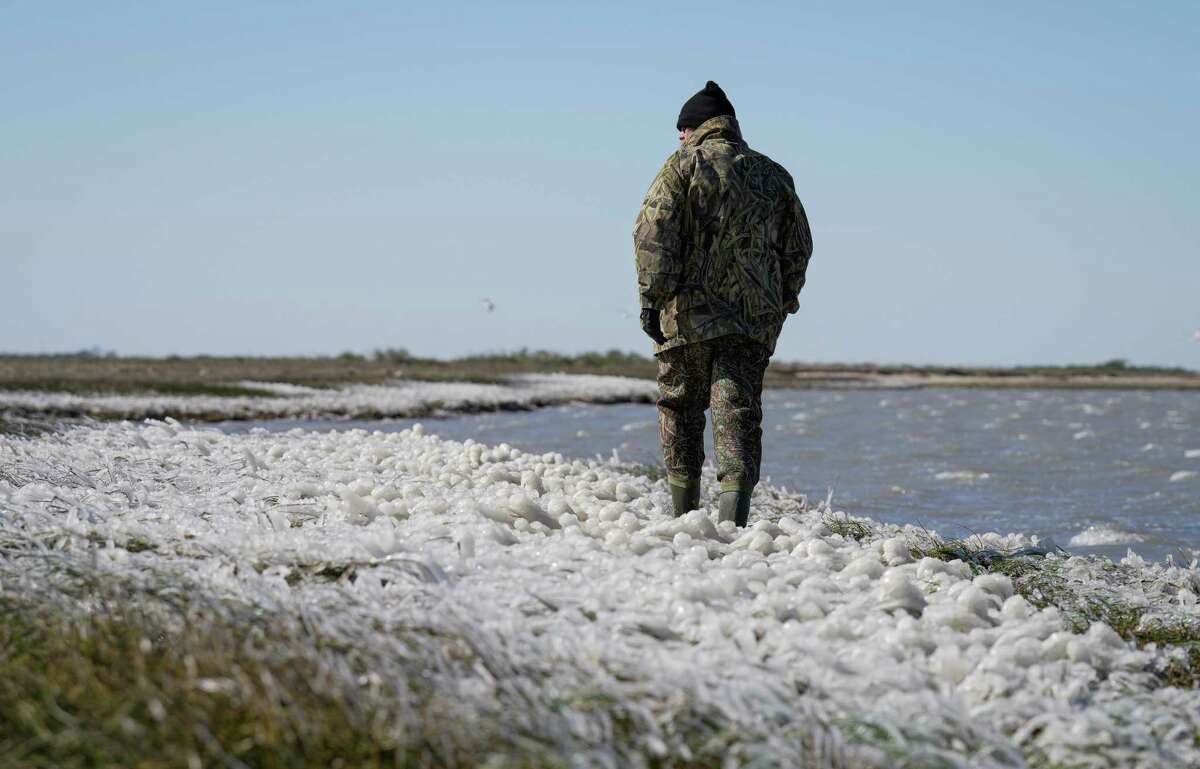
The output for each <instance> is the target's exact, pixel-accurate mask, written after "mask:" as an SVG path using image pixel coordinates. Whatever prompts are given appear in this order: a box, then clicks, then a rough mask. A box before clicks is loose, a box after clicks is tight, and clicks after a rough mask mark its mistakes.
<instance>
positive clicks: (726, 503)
mask: <svg viewBox="0 0 1200 769" xmlns="http://www.w3.org/2000/svg"><path fill="white" fill-rule="evenodd" d="M751 492H752V489H745V490H743V491H722V492H721V499H720V502H719V503H718V509H719V510H720V517H719V518H718V519H717V520H719V521H733V522H734V524H735V525H736V526H737V527H738V528H739V529H742V528H745V526H746V523H747V522H748V521H749V520H750V494H751Z"/></svg>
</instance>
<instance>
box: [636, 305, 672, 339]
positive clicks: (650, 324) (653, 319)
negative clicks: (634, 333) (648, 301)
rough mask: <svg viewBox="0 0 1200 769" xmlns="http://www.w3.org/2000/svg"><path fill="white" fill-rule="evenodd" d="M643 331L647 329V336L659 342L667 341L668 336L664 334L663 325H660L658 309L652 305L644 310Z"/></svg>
mask: <svg viewBox="0 0 1200 769" xmlns="http://www.w3.org/2000/svg"><path fill="white" fill-rule="evenodd" d="M642 331H645V332H646V336H648V337H650V338H651V339H653V340H654V341H655V342H658V343H659V344H666V343H667V338H666V337H665V336H663V332H662V326H660V325H658V310H655V309H653V308H650V307H647V308H646V309H644V310H642Z"/></svg>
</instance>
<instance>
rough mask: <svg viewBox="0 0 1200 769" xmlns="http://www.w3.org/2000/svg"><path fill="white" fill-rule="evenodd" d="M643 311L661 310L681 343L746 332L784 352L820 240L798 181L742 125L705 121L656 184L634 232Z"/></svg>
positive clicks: (666, 331)
mask: <svg viewBox="0 0 1200 769" xmlns="http://www.w3.org/2000/svg"><path fill="white" fill-rule="evenodd" d="M633 245H634V255H635V257H636V261H637V275H638V292H639V293H640V295H641V305H642V307H643V308H646V307H652V308H655V309H658V310H661V311H662V316H661V324H662V330H663V335H664V336H666V337H667V342H666V344H662V345H655V350H654V351H655V354H657V353H660V352H662V351H664V350H669V349H671V348H672V347H678V346H680V345H685V344H692V343H695V342H702V341H704V340H706V339H715V338H717V337H720V336H725V335H727V334H741V335H744V336H747V337H750V338H751V339H755V340H758V341H760V342H762V343H763V344H764V345H766V347H767V348H768V349H769V350H770V351H771V352H774V351H775V342H776V340H777V339H778V338H779V332H780V330H781V329H782V328H783V320H784V317H785V316H786V315H787V314H788V313H794V312H796V310H797V309H799V307H800V302H799V294H800V289H801V288H802V287H803V286H804V273H805V271H806V269H807V268H808V259H809V256H810V255H811V254H812V234H811V233H810V232H809V229H808V218H807V217H806V216H805V215H804V207H803V206H802V205H801V204H800V200H799V199H798V198H797V197H796V192H795V188H794V186H793V184H792V177H791V176H790V175H788V172H787V171H785V170H784V169H783V167H782V166H780V165H779V164H778V163H776V162H774V161H773V160H771V159H770V158H769V157H767V156H766V155H763V154H761V153H758V152H755V151H754V150H752V149H750V148H749V147H748V146H747V145H746V142H744V141H743V140H742V134H741V131H740V130H739V129H738V124H737V120H736V119H735V118H733V117H729V116H723V117H715V118H712V119H711V120H706V121H705V122H704V123H703V124H701V126H700V127H699V128H697V129H696V130H695V132H694V133H692V135H691V137H689V138H688V140H687V141H686V142H685V143H684V144H683V146H681V147H680V148H679V149H678V150H677V151H676V152H675V153H674V154H673V155H671V157H669V158H667V162H666V163H665V164H663V167H662V170H661V171H659V172H658V176H657V177H656V178H655V179H654V183H653V184H651V185H650V191H649V192H647V193H646V200H645V202H643V203H642V210H641V212H640V213H638V217H637V223H636V224H635V225H634V230H633Z"/></svg>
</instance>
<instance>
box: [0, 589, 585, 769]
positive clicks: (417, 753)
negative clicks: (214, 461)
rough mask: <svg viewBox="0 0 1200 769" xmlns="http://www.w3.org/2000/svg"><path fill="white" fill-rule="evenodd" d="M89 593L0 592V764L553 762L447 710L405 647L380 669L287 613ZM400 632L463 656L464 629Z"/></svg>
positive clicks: (268, 767)
mask: <svg viewBox="0 0 1200 769" xmlns="http://www.w3.org/2000/svg"><path fill="white" fill-rule="evenodd" d="M110 598H116V597H115V596H110ZM96 603H97V604H98V605H97V607H96V608H95V609H93V610H92V611H90V612H83V613H81V612H73V611H69V610H66V609H65V608H64V607H62V606H55V605H53V604H50V603H36V602H33V601H30V600H28V599H26V600H20V599H16V598H13V597H11V596H5V597H3V598H0V725H2V726H0V766H5V767H8V766H12V767H17V766H20V767H30V769H43V768H45V769H50V768H51V767H54V768H56V769H57V768H59V767H61V768H62V769H74V768H76V767H79V768H82V767H104V768H108V767H112V768H114V769H115V767H141V768H145V769H151V768H154V769H157V768H158V767H176V766H230V767H262V768H263V769H294V768H295V767H347V768H349V767H365V768H367V769H373V768H376V767H378V768H380V769H382V768H383V767H447V768H450V767H455V768H457V767H475V766H494V767H513V768H514V769H518V768H520V769H524V768H526V767H528V768H529V769H533V767H554V766H560V765H562V764H561V761H560V760H559V759H556V758H555V757H554V756H553V754H552V752H551V751H550V750H549V749H548V746H544V745H540V744H538V743H537V742H536V741H530V742H529V743H527V744H523V745H522V746H521V749H520V750H515V749H514V748H513V745H512V743H511V740H510V738H509V737H510V736H515V737H517V738H519V735H508V734H507V733H506V732H505V730H503V729H502V726H503V725H502V724H500V723H499V722H498V721H497V722H494V723H490V724H489V723H486V722H468V721H464V720H463V719H460V718H455V717H453V716H454V710H455V704H454V702H453V701H452V699H448V693H447V692H445V691H438V690H437V689H435V688H432V687H431V686H430V685H429V684H428V683H427V680H426V678H425V677H424V676H423V675H422V670H421V665H420V664H419V660H418V659H417V658H414V660H413V661H412V662H411V664H409V665H407V666H406V668H405V669H406V673H407V675H405V676H404V678H403V679H402V680H399V681H384V680H381V679H380V678H379V677H378V676H372V675H371V673H370V670H371V661H370V660H368V659H364V658H362V657H361V656H359V655H358V654H357V652H356V650H355V649H354V647H353V645H349V644H346V643H342V642H338V641H337V640H335V639H332V638H323V637H321V636H320V635H314V634H313V633H312V630H311V628H306V627H305V626H304V625H303V624H302V623H297V622H296V621H295V620H294V619H291V618H286V619H285V618H280V617H272V616H262V615H261V614H257V613H249V612H243V613H235V614H232V615H231V614H228V613H226V612H222V611H218V612H212V613H209V612H206V611H205V610H204V608H203V607H198V606H194V605H191V606H189V605H178V606H176V607H174V609H171V608H168V607H167V606H165V605H163V604H161V603H159V604H157V605H154V606H151V607H147V606H146V605H145V604H142V603H137V602H130V601H128V600H124V599H121V598H116V600H103V601H97V602H96ZM408 632H410V633H411V634H413V636H414V637H413V638H412V639H409V640H410V643H409V644H408V645H409V647H410V648H411V649H412V650H413V651H414V652H418V651H424V650H428V647H429V646H430V645H431V643H435V644H438V645H440V646H441V647H442V652H443V654H442V656H443V657H445V658H449V657H457V659H458V662H459V664H471V663H472V662H473V661H474V660H473V656H472V652H471V649H470V647H469V645H467V644H465V643H463V642H462V641H461V639H453V638H440V639H439V638H433V639H431V638H429V637H423V638H417V637H416V636H417V635H419V634H420V633H421V630H420V629H410V630H409V631H408ZM400 640H401V641H402V642H403V641H404V640H405V639H404V638H403V637H401V639H400ZM402 645H403V643H402ZM430 661H431V662H432V659H431V660H430Z"/></svg>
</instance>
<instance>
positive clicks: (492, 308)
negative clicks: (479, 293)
mask: <svg viewBox="0 0 1200 769" xmlns="http://www.w3.org/2000/svg"><path fill="white" fill-rule="evenodd" d="M479 301H480V302H481V303H482V304H483V306H484V307H485V308H487V311H488V312H495V311H496V303H495V302H493V301H492V300H491V299H488V298H487V297H486V296H485V297H484V298H482V299H480V300H479Z"/></svg>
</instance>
